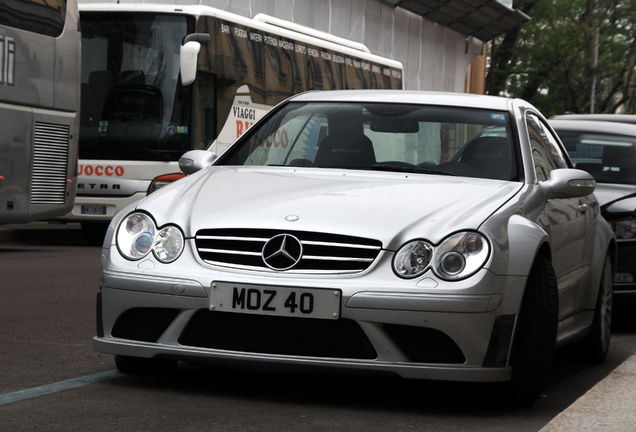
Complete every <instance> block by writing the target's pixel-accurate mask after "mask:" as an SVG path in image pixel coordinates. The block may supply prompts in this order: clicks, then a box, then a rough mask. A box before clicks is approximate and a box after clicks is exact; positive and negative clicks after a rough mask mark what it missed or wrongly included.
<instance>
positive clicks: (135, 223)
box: [117, 213, 155, 260]
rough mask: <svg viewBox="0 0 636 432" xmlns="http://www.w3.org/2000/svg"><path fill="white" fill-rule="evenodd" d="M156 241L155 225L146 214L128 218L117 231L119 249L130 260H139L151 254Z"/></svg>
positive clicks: (135, 214)
mask: <svg viewBox="0 0 636 432" xmlns="http://www.w3.org/2000/svg"><path fill="white" fill-rule="evenodd" d="M154 240H155V223H154V222H153V220H152V219H151V218H150V216H148V215H146V214H144V213H133V214H131V215H129V216H127V217H126V218H125V219H124V220H123V221H122V222H121V223H120V224H119V228H118V229H117V248H118V249H119V252H120V253H121V254H122V255H123V256H125V257H126V258H128V259H131V260H138V259H141V258H143V257H145V256H146V255H148V253H149V252H150V250H151V249H152V244H153V242H154Z"/></svg>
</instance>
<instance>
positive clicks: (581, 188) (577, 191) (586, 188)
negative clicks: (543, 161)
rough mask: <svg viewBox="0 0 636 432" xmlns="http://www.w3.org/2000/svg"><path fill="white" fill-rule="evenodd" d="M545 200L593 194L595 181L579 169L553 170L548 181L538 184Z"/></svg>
mask: <svg viewBox="0 0 636 432" xmlns="http://www.w3.org/2000/svg"><path fill="white" fill-rule="evenodd" d="M539 187H541V189H542V190H543V191H544V194H545V195H546V198H547V199H552V198H557V199H558V198H579V197H584V196H588V195H590V194H592V193H594V189H596V180H594V177H592V175H591V174H590V173H588V172H587V171H583V170H579V169H569V168H564V169H555V170H552V171H551V172H550V177H548V180H546V181H544V182H541V183H539Z"/></svg>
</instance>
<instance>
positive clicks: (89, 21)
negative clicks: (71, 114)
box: [80, 12, 193, 161]
mask: <svg viewBox="0 0 636 432" xmlns="http://www.w3.org/2000/svg"><path fill="white" fill-rule="evenodd" d="M191 25H193V24H191ZM187 33H188V17H186V16H183V15H170V14H155V13H130V14H121V13H117V14H108V13H99V14H96V13H91V12H82V112H81V120H80V128H81V129H80V141H81V143H82V144H81V146H80V158H83V159H104V160H108V159H112V160H115V159H117V160H159V161H161V160H165V161H168V160H172V161H174V160H178V159H179V157H180V156H181V155H182V154H183V152H184V151H187V150H189V149H190V148H189V147H190V142H191V137H190V132H191V130H192V127H191V126H192V125H191V124H190V118H191V115H190V109H189V107H190V106H191V93H192V89H191V88H183V87H182V86H181V84H180V81H179V49H180V46H181V42H182V40H183V38H184V36H185V35H186V34H187Z"/></svg>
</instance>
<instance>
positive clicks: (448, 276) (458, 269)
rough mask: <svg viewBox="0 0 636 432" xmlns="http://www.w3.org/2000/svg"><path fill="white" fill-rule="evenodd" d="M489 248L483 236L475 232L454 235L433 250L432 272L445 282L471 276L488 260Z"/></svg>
mask: <svg viewBox="0 0 636 432" xmlns="http://www.w3.org/2000/svg"><path fill="white" fill-rule="evenodd" d="M489 253H490V246H489V244H488V241H487V240H486V238H485V237H484V236H482V235H481V234H478V233H476V232H463V233H458V234H454V235H452V236H450V237H448V238H447V239H446V240H444V241H443V242H442V243H441V244H440V245H439V246H437V248H436V249H435V259H434V263H433V270H434V271H435V274H437V276H439V277H440V278H442V279H445V280H458V279H464V278H467V277H468V276H472V275H473V274H475V273H476V272H477V270H479V269H480V268H481V267H482V266H483V265H484V264H485V263H486V260H487V259H488V255H489Z"/></svg>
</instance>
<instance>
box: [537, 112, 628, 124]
mask: <svg viewBox="0 0 636 432" xmlns="http://www.w3.org/2000/svg"><path fill="white" fill-rule="evenodd" d="M550 119H558V120H588V121H590V120H591V121H607V122H618V123H632V124H636V115H632V114H561V115H555V116H552V117H550Z"/></svg>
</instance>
